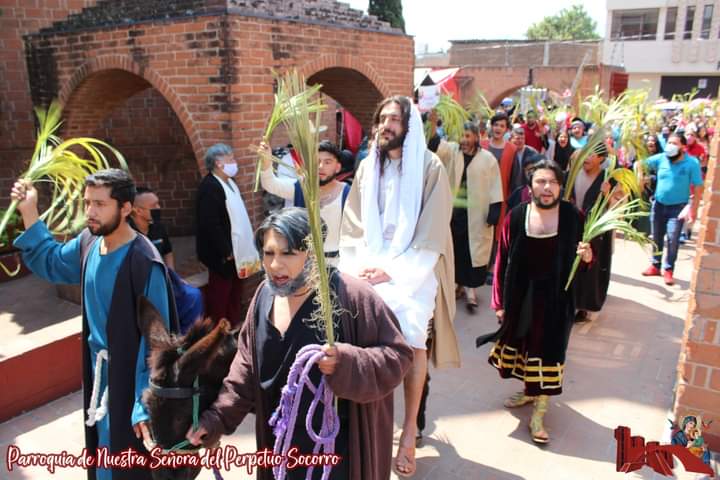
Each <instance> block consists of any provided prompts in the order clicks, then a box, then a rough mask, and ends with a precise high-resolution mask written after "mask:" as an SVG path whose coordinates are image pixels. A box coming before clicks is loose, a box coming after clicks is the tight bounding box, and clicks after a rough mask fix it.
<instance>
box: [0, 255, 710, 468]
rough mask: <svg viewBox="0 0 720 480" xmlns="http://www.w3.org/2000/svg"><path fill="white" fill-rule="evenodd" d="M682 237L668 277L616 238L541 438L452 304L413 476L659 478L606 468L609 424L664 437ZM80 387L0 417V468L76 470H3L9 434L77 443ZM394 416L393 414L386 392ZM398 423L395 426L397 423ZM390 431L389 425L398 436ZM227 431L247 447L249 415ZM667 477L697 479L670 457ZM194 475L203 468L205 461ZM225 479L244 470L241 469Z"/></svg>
mask: <svg viewBox="0 0 720 480" xmlns="http://www.w3.org/2000/svg"><path fill="white" fill-rule="evenodd" d="M692 247H694V245H692V244H690V245H689V246H688V247H684V248H683V249H682V251H681V253H680V258H679V262H678V266H677V268H676V277H677V279H678V282H677V285H675V286H674V287H666V286H665V285H664V284H663V283H662V280H661V279H660V278H651V279H647V278H643V277H641V276H640V275H639V272H640V271H641V270H642V269H643V268H644V267H645V266H646V262H647V260H646V255H645V254H644V253H643V252H642V251H641V249H640V248H639V247H637V246H636V245H634V244H630V243H626V242H623V241H618V242H617V243H616V253H615V258H614V261H613V270H614V274H613V279H612V283H611V286H610V297H609V299H608V302H607V305H606V308H605V310H604V311H603V312H602V314H601V316H600V318H599V319H597V320H595V321H594V322H592V323H589V324H585V325H579V326H576V327H575V330H574V331H573V336H572V339H571V341H570V348H569V352H568V354H569V355H568V362H567V373H566V381H565V393H564V394H563V395H562V396H560V397H555V398H553V399H552V402H551V407H550V410H549V413H548V414H547V417H546V425H547V426H548V428H549V431H550V434H551V436H552V442H551V444H550V445H549V446H547V447H544V448H539V447H537V446H535V445H534V444H532V442H530V438H529V434H528V431H527V426H526V424H527V420H528V418H529V416H530V411H531V407H529V406H528V407H524V408H522V409H520V410H516V411H508V410H505V409H504V408H503V407H502V400H503V398H505V397H506V396H507V395H509V394H511V393H513V392H514V391H516V390H517V389H518V387H519V386H520V384H519V382H517V381H513V380H504V381H503V380H501V379H500V378H499V377H498V376H497V373H496V372H495V371H494V370H493V369H492V368H491V367H490V366H489V365H488V364H487V354H488V350H489V346H486V347H485V348H482V349H480V350H477V349H475V347H474V339H475V337H476V336H477V335H478V334H481V333H486V332H489V331H492V330H493V329H494V328H495V326H496V324H495V320H494V317H493V314H492V312H491V311H490V310H489V308H487V307H488V303H489V302H488V294H489V289H488V288H487V287H485V288H483V289H482V291H481V293H482V296H481V307H480V311H479V312H478V313H477V314H475V315H473V316H470V315H468V314H466V313H465V311H464V309H463V308H462V305H460V306H459V307H460V309H459V314H458V317H457V320H456V326H457V331H458V336H459V338H460V341H461V347H462V355H463V366H462V368H461V369H457V370H448V371H434V372H432V375H433V380H432V383H431V394H430V399H429V407H428V414H429V420H428V428H427V430H426V434H428V435H429V438H427V441H426V446H425V447H424V448H422V449H420V450H418V452H417V456H418V472H417V474H416V476H415V477H414V478H416V479H452V480H459V479H503V480H520V479H553V480H565V479H568V480H570V479H572V480H576V479H583V480H584V479H614V478H617V479H623V478H627V479H635V478H643V479H656V478H657V479H659V478H666V477H661V476H660V475H656V474H654V473H653V472H652V471H651V470H649V469H647V468H645V469H643V470H642V471H641V472H640V473H634V474H630V475H623V474H620V473H616V472H615V463H614V461H615V440H614V437H613V430H614V428H615V427H617V426H618V425H627V426H629V427H631V429H632V433H633V434H634V435H642V436H644V437H645V438H646V439H647V440H660V441H661V442H663V443H664V442H668V440H669V432H668V430H667V428H666V427H667V425H668V422H667V420H666V418H667V414H668V410H669V409H670V407H671V405H672V397H673V385H674V381H675V368H676V363H677V357H678V353H679V351H680V339H681V336H682V330H683V325H684V321H683V319H684V317H685V313H686V309H687V298H688V284H689V276H690V269H691V255H692V254H693V252H694V248H692ZM79 405H80V395H79V394H78V393H75V394H72V395H69V396H67V397H65V398H63V399H60V400H57V401H55V402H53V403H51V404H48V405H46V406H44V407H42V408H39V409H37V410H34V411H32V412H29V413H26V414H25V415H22V416H20V417H17V418H15V419H13V420H11V421H9V422H6V423H4V424H0V449H1V451H2V452H3V454H2V457H3V458H2V462H3V464H2V465H1V466H0V478H9V479H41V478H42V479H47V478H57V479H80V478H83V477H82V472H80V471H79V470H60V471H58V472H57V473H56V475H55V476H52V477H51V476H49V475H48V473H47V472H45V471H43V470H42V469H41V468H38V467H35V468H28V469H24V470H20V471H13V472H11V473H8V472H7V469H6V465H5V463H4V462H5V454H4V452H5V451H6V449H7V446H8V445H9V444H15V445H18V446H19V447H20V448H21V449H22V450H23V451H24V452H25V451H33V452H60V451H62V450H66V451H68V452H80V450H81V448H82V428H81V423H82V414H81V411H80V407H79ZM395 418H396V425H397V424H398V422H399V421H400V420H401V419H402V399H401V395H396V415H395ZM396 430H397V429H396ZM398 436H399V432H398V431H396V439H397V437H398ZM226 442H228V443H231V444H234V445H236V446H237V447H238V449H239V450H240V451H244V452H251V451H254V438H253V432H252V422H251V419H250V420H248V421H246V422H245V424H244V425H242V426H241V427H240V428H239V430H238V431H237V432H236V433H235V434H234V435H233V436H232V437H230V438H229V439H227V440H226ZM676 472H677V475H676V476H677V478H683V479H690V478H699V476H698V475H695V474H686V473H685V472H683V471H682V467H681V466H679V467H678V468H677V469H676ZM200 478H201V479H205V480H208V479H211V478H212V475H211V474H210V472H203V473H202V474H201V476H200ZM225 478H235V479H240V478H247V476H246V474H244V473H241V472H232V473H230V474H226V475H225Z"/></svg>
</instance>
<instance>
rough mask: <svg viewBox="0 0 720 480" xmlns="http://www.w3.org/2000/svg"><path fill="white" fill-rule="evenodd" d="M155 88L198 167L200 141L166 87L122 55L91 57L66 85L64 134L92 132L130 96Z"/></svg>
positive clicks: (62, 94)
mask: <svg viewBox="0 0 720 480" xmlns="http://www.w3.org/2000/svg"><path fill="white" fill-rule="evenodd" d="M148 88H154V89H155V90H157V91H158V92H159V93H160V95H162V97H163V98H164V99H165V100H166V101H167V102H168V104H169V105H170V107H171V108H172V110H173V112H174V113H175V115H176V116H177V118H178V120H179V121H180V124H181V125H182V126H183V129H184V130H185V134H186V135H187V137H188V139H189V140H190V143H191V145H192V149H193V152H194V154H195V159H196V161H197V162H198V164H200V159H201V158H202V152H203V151H204V150H203V148H202V141H201V139H200V136H199V135H198V134H197V132H195V131H194V128H193V126H192V122H191V120H190V114H189V112H188V111H187V109H186V108H185V105H184V104H183V103H182V102H181V101H180V99H179V98H178V96H177V94H176V93H175V92H174V91H173V89H172V88H171V87H170V86H169V84H168V83H167V82H166V81H165V80H164V79H163V78H162V77H161V76H160V75H158V73H157V72H155V71H154V70H152V69H150V68H147V67H145V66H143V65H140V64H139V63H137V62H135V61H134V60H132V59H131V58H130V57H127V56H122V55H106V56H101V57H94V58H91V59H89V60H88V61H86V62H85V63H84V64H83V65H82V66H81V67H80V68H78V69H77V70H76V71H75V72H74V73H73V75H72V76H71V77H70V79H69V80H68V81H67V82H65V84H64V85H63V87H62V89H61V90H60V93H59V94H58V100H59V101H60V104H61V105H62V106H63V110H64V116H65V119H66V120H65V129H66V131H67V132H82V131H83V129H89V128H93V127H94V126H96V125H97V124H99V123H100V122H101V121H102V120H103V118H104V117H105V116H106V115H107V114H108V113H110V112H111V111H112V110H113V109H115V108H116V107H118V106H120V105H122V104H123V103H124V102H125V101H126V100H127V99H129V98H130V97H132V96H133V95H135V94H137V93H139V92H141V91H143V90H145V89H148Z"/></svg>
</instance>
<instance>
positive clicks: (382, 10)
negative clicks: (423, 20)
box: [368, 0, 405, 32]
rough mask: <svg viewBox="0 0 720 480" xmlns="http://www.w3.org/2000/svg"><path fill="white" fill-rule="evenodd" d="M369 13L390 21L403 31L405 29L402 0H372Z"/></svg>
mask: <svg viewBox="0 0 720 480" xmlns="http://www.w3.org/2000/svg"><path fill="white" fill-rule="evenodd" d="M368 13H369V14H370V15H375V16H376V17H378V18H379V19H380V20H383V21H385V22H388V23H389V24H390V25H392V26H393V27H395V28H399V29H401V30H402V31H403V32H404V31H405V19H404V18H403V12H402V1H401V0H370V5H369V6H368Z"/></svg>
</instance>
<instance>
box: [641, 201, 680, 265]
mask: <svg viewBox="0 0 720 480" xmlns="http://www.w3.org/2000/svg"><path fill="white" fill-rule="evenodd" d="M685 205H686V204H684V203H681V204H678V205H663V204H662V203H660V202H658V201H657V200H655V201H653V204H652V209H651V210H650V225H651V227H652V237H653V240H654V241H655V245H656V246H657V253H656V254H654V255H653V256H652V258H651V261H652V264H653V265H654V266H655V267H657V268H660V264H661V263H662V268H663V270H673V269H674V268H675V260H677V254H678V245H679V242H678V240H679V238H680V232H682V229H683V223H685V221H684V220H680V219H679V218H678V215H680V212H681V211H682V209H683V208H685ZM666 234H667V255H666V256H665V262H662V254H663V246H664V244H665V235H666Z"/></svg>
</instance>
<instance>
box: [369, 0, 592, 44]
mask: <svg viewBox="0 0 720 480" xmlns="http://www.w3.org/2000/svg"><path fill="white" fill-rule="evenodd" d="M371 3H372V2H371ZM596 27H597V22H596V21H595V20H593V19H592V18H591V17H590V15H589V14H588V12H587V11H586V10H585V7H583V6H582V5H573V6H572V7H570V8H563V9H562V10H560V13H558V14H557V15H552V16H549V17H545V18H543V19H542V20H541V21H540V22H537V23H534V24H532V25H531V26H530V28H528V30H527V33H526V34H525V35H526V36H527V38H528V39H529V40H595V39H598V38H600V37H599V36H598V34H597V33H596V32H595V28H596Z"/></svg>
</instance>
